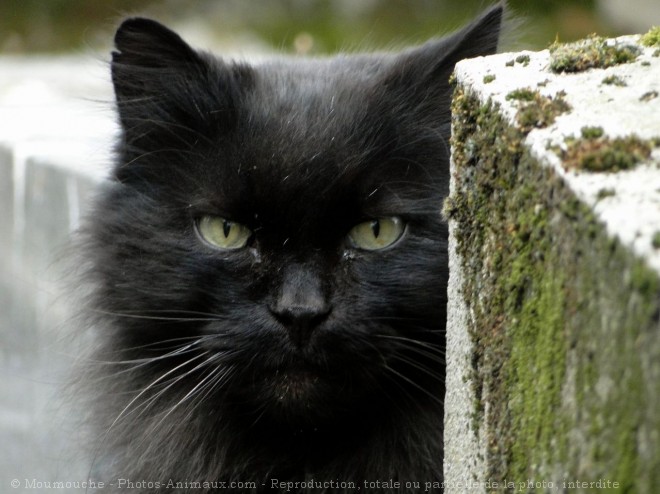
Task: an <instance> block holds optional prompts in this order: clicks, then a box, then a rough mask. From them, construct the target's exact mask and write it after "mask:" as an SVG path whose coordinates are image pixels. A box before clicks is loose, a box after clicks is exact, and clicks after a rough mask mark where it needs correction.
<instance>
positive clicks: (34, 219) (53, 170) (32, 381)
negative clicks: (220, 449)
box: [0, 58, 114, 492]
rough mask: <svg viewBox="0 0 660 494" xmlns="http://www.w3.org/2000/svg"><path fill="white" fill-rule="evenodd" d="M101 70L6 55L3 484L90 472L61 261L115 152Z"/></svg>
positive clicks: (0, 110)
mask: <svg viewBox="0 0 660 494" xmlns="http://www.w3.org/2000/svg"><path fill="white" fill-rule="evenodd" d="M106 70H107V68H106V67H105V66H104V64H102V63H101V62H98V63H95V62H94V61H93V60H91V59H86V60H83V59H77V58H66V59H43V60H42V59H11V58H0V492H23V491H25V492H28V491H30V489H27V488H26V484H25V479H37V480H38V481H48V480H80V479H85V478H86V472H85V471H84V468H85V467H84V464H83V462H82V461H80V457H79V456H78V453H77V445H76V433H77V431H76V417H72V416H71V415H70V414H71V410H70V409H67V408H65V407H63V406H62V402H63V397H64V392H65V387H64V386H63V384H64V383H65V382H66V381H67V379H68V377H69V376H68V375H67V371H68V368H69V365H70V363H71V362H73V360H74V359H75V358H76V355H77V351H76V347H75V345H74V344H73V343H72V339H71V329H72V328H71V324H70V319H69V318H70V317H71V313H70V312H68V311H67V302H68V300H67V298H66V296H67V292H69V291H70V286H69V285H68V284H69V283H70V281H69V280H66V273H64V272H63V269H62V267H63V266H64V265H65V264H64V263H63V262H62V261H63V260H64V259H67V260H68V261H73V262H74V263H75V258H73V259H72V258H71V256H72V254H71V252H70V244H69V242H70V233H71V232H72V231H73V230H74V229H75V228H76V227H77V226H78V223H79V220H80V217H81V214H82V213H83V211H84V209H85V205H86V204H87V202H88V200H89V197H90V195H91V194H92V191H93V186H94V184H95V183H97V182H98V180H100V178H101V177H102V176H103V174H104V173H105V172H104V170H105V168H106V167H107V164H108V163H109V160H110V145H111V142H112V136H113V132H114V117H113V114H112V107H111V105H110V101H111V99H110V98H111V92H110V89H111V88H110V85H109V80H108V77H106V76H105V72H106ZM64 401H65V398H64ZM14 479H19V480H20V486H19V488H17V489H14V488H13V487H11V481H12V480H14ZM37 491H39V489H37ZM31 492H34V489H33V490H31Z"/></svg>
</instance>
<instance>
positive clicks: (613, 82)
mask: <svg viewBox="0 0 660 494" xmlns="http://www.w3.org/2000/svg"><path fill="white" fill-rule="evenodd" d="M602 82H603V84H608V85H610V86H619V87H624V86H627V85H628V84H626V81H624V80H623V79H621V77H619V76H617V75H610V76H607V77H605V78H603V81H602Z"/></svg>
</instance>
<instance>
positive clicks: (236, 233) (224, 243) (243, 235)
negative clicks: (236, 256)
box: [197, 215, 252, 250]
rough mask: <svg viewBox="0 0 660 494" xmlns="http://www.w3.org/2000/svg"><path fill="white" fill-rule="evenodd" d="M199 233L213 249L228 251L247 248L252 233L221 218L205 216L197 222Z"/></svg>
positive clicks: (237, 224) (242, 226)
mask: <svg viewBox="0 0 660 494" xmlns="http://www.w3.org/2000/svg"><path fill="white" fill-rule="evenodd" d="M197 232H198V233H199V236H200V237H202V239H204V240H205V241H206V242H207V243H209V244H211V245H212V246H213V247H217V248H220V249H227V250H235V249H241V248H243V247H245V246H246V245H247V243H248V240H250V237H251V236H252V231H251V230H250V229H249V228H248V227H246V226H244V225H241V224H240V223H235V222H233V221H229V220H228V219H226V218H222V217H221V216H212V215H204V216H202V217H200V218H199V219H198V220H197Z"/></svg>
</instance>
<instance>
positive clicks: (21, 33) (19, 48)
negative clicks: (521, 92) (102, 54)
mask: <svg viewBox="0 0 660 494" xmlns="http://www.w3.org/2000/svg"><path fill="white" fill-rule="evenodd" d="M488 3H491V2H488V1H487V0H256V1H244V0H199V1H195V2H183V1H177V0H114V1H107V0H48V1H43V0H2V2H0V53H4V54H9V53H13V54H21V53H34V52H41V53H43V52H49V53H53V52H64V51H70V50H87V49H92V50H99V51H107V50H108V49H109V48H110V40H111V39H112V30H113V28H114V26H115V25H116V22H117V21H118V19H120V18H121V17H122V16H124V15H126V14H131V13H141V14H147V15H151V16H155V17H157V18H159V19H161V20H162V21H164V22H168V23H171V24H173V25H174V26H175V27H177V28H178V29H180V30H182V31H184V33H188V32H190V33H191V35H190V37H191V38H192V40H193V42H194V41H195V40H199V41H201V42H202V43H203V44H204V45H207V46H209V47H214V46H227V45H230V46H237V47H239V48H240V47H242V48H243V49H245V50H248V51H250V50H253V48H255V47H258V46H261V47H262V48H264V49H266V48H273V49H277V50H278V51H284V52H304V53H327V52H334V51H337V50H340V49H347V48H349V49H356V48H361V47H365V46H367V47H385V46H392V43H395V44H397V45H398V44H404V43H412V42H417V41H421V40H424V39H426V38H428V37H430V36H434V35H437V34H438V33H442V32H443V31H447V30H449V29H452V28H454V27H456V26H458V25H459V24H460V23H461V22H463V21H464V20H465V19H467V18H468V17H470V16H472V15H473V14H474V13H475V12H477V11H479V10H480V9H481V8H483V7H484V6H485V5H487V4H488ZM509 5H510V6H511V8H512V10H513V11H514V12H515V13H516V15H517V16H519V17H522V18H523V19H525V20H526V22H525V24H524V26H523V28H522V29H520V30H519V31H520V32H519V33H516V37H517V38H518V40H517V46H523V47H525V48H528V49H542V48H545V47H546V46H547V45H548V44H549V43H551V42H552V41H554V40H555V38H556V37H558V38H559V39H560V40H561V41H570V40H574V39H576V38H580V37H583V36H585V35H587V34H590V33H593V32H598V33H599V34H603V35H617V34H624V33H631V32H641V31H642V30H645V29H647V28H648V27H649V26H650V24H652V23H656V24H657V23H660V2H659V0H509Z"/></svg>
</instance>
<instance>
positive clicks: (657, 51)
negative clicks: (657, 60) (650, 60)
mask: <svg viewBox="0 0 660 494" xmlns="http://www.w3.org/2000/svg"><path fill="white" fill-rule="evenodd" d="M653 56H654V57H660V48H658V49H657V50H655V51H654V52H653Z"/></svg>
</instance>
